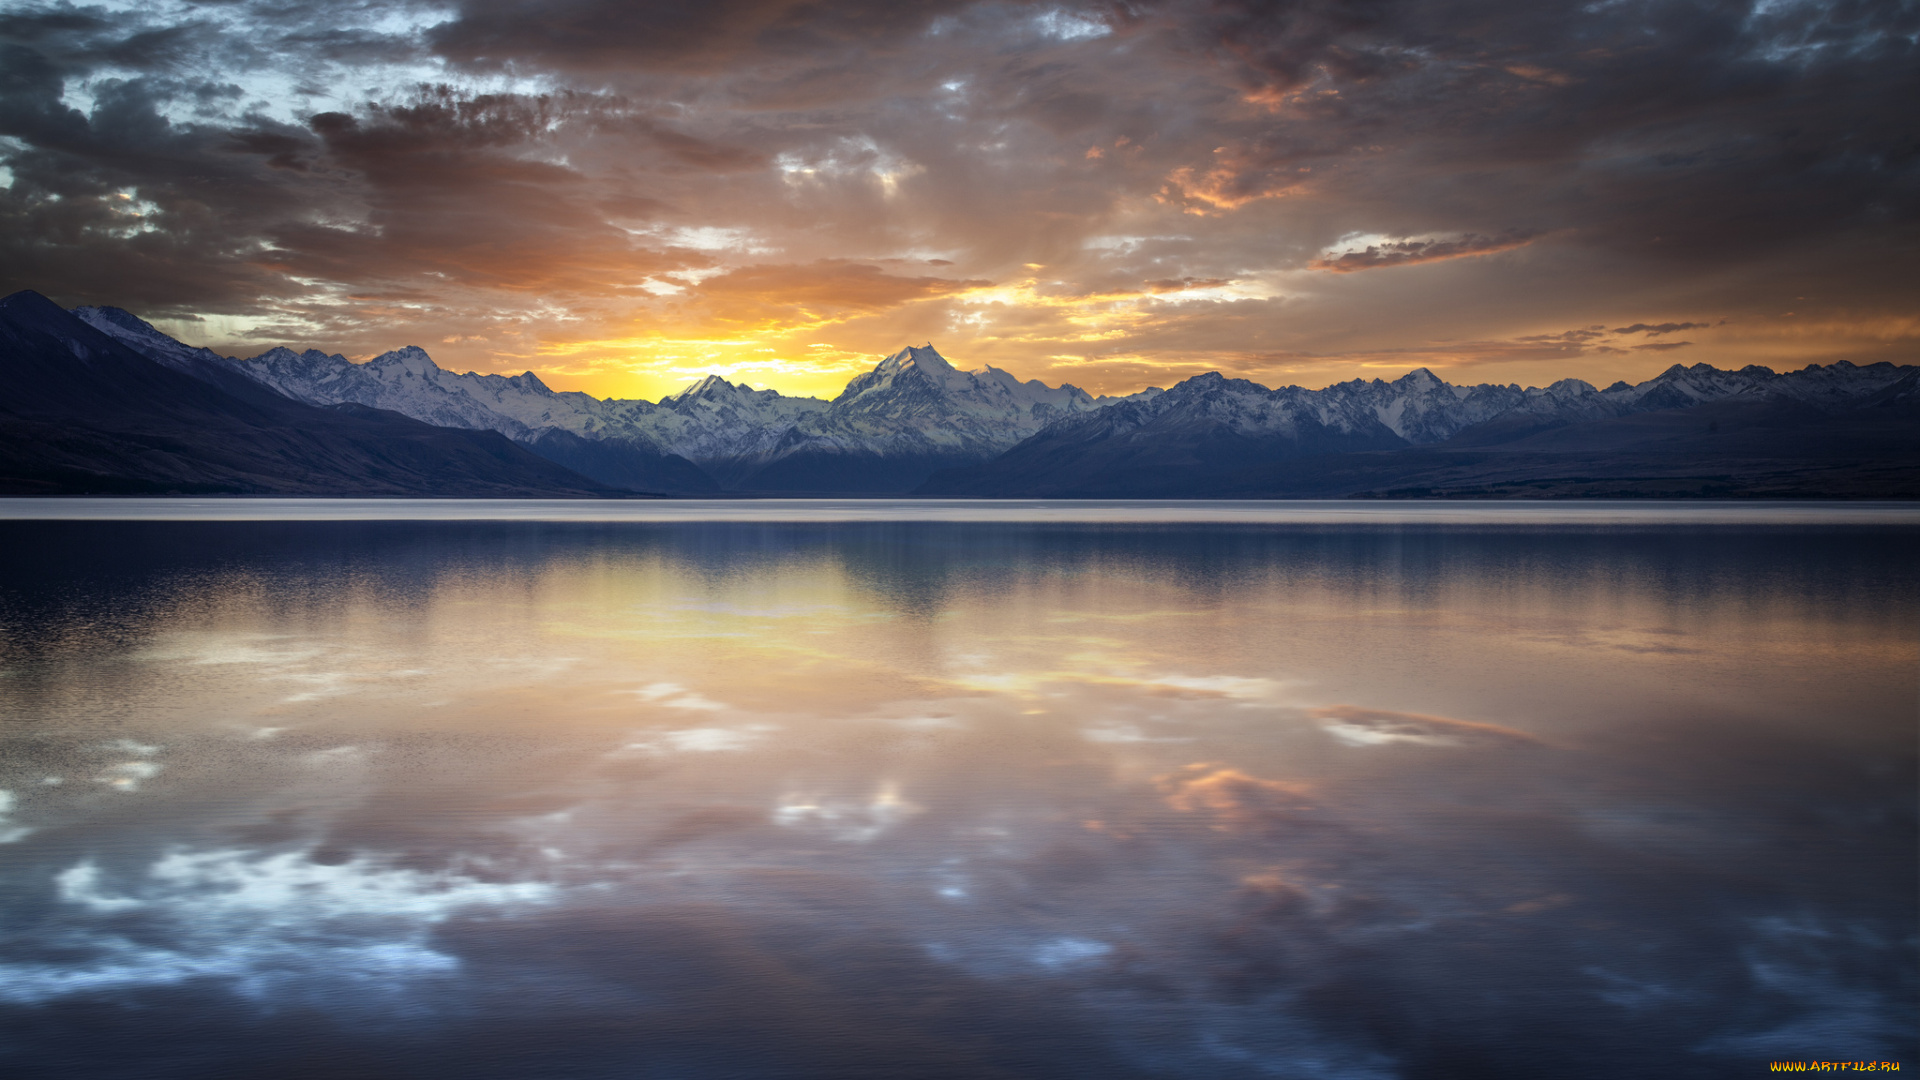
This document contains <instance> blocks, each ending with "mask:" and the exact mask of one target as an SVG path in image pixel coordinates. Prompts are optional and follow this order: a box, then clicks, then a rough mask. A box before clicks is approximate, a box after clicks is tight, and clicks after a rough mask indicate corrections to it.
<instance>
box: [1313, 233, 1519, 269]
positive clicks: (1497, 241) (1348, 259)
mask: <svg viewBox="0 0 1920 1080" xmlns="http://www.w3.org/2000/svg"><path fill="white" fill-rule="evenodd" d="M1532 242H1533V240H1532V238H1531V237H1527V236H1501V237H1487V236H1472V235H1468V236H1463V237H1461V238H1459V239H1458V240H1387V241H1383V242H1380V243H1376V244H1368V245H1367V246H1366V247H1365V248H1362V249H1360V250H1358V251H1343V252H1340V253H1338V254H1334V253H1332V252H1329V253H1328V254H1327V255H1325V256H1323V257H1321V258H1318V259H1315V260H1313V261H1312V262H1311V263H1308V264H1307V265H1308V266H1310V267H1312V268H1313V269H1315V270H1329V271H1332V272H1333V273H1336V274H1353V273H1358V272H1360V271H1362V270H1381V269H1386V268H1388V267H1394V266H1418V265H1420V264H1421V263H1430V262H1444V261H1446V260H1448V259H1468V258H1474V257H1477V256H1480V255H1494V254H1498V253H1499V252H1502V251H1512V250H1513V249H1515V248H1521V247H1525V246H1527V245H1528V244H1530V243H1532Z"/></svg>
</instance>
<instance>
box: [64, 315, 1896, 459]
mask: <svg viewBox="0 0 1920 1080" xmlns="http://www.w3.org/2000/svg"><path fill="white" fill-rule="evenodd" d="M75 313H76V314H77V315H79V316H80V317H81V318H82V319H84V320H85V321H87V322H88V323H89V324H91V325H93V326H95V327H96V328H98V329H100V330H102V331H104V332H106V333H108V334H109V335H111V336H113V337H116V338H118V339H120V340H121V341H122V342H124V343H126V344H128V345H130V346H132V347H134V348H136V349H138V350H139V351H141V352H143V353H145V354H147V355H149V356H152V357H153V358H154V359H156V360H159V361H160V362H162V363H165V364H168V365H169V366H172V367H175V368H176V369H179V370H183V371H188V372H189V373H194V374H198V375H199V376H200V377H202V378H209V377H212V376H215V375H220V376H224V375H225V373H228V372H240V373H243V374H244V375H246V376H247V377H248V378H250V379H252V380H254V381H256V382H257V383H259V384H261V385H264V386H267V387H270V388H272V389H273V390H275V391H278V392H279V393H281V394H284V395H285V396H287V397H290V398H293V399H295V400H298V401H302V402H306V403H308V404H313V405H337V404H341V403H345V402H353V403H357V404H360V405H366V406H370V407H373V408H378V409H389V410H392V411H394V412H398V413H402V414H405V415H407V416H410V417H413V418H415V419H417V420H422V421H425V422H427V423H429V424H435V425H439V426H443V427H456V428H476V429H489V430H493V431H498V432H500V433H501V434H504V435H506V436H507V437H508V438H511V439H513V440H515V441H517V442H520V443H522V444H523V445H526V446H528V447H530V448H532V449H534V450H535V451H536V452H539V453H542V454H545V455H547V456H549V457H551V458H553V459H554V460H556V461H560V462H561V463H563V464H566V465H568V466H569V467H571V468H574V469H576V470H578V471H581V472H584V473H585V474H586V475H589V476H592V477H594V478H595V479H597V480H601V481H602V482H605V483H615V484H627V485H632V486H642V487H649V486H650V487H652V488H655V489H664V490H690V491H691V490H708V489H711V488H712V487H713V486H714V484H715V483H717V484H718V485H719V486H721V487H725V488H730V489H739V490H758V491H774V490H786V491H828V490H841V491H858V490H871V491H887V490H892V491H901V490H907V489H908V488H911V487H913V486H914V485H915V484H917V483H918V482H919V480H921V479H924V478H925V477H926V476H928V475H931V473H932V472H934V471H936V470H938V469H941V468H946V467H951V466H954V465H963V464H969V463H979V462H984V461H987V460H989V459H992V458H995V457H997V456H998V455H1000V454H1002V453H1005V452H1006V451H1008V450H1010V449H1012V448H1013V447H1015V446H1016V445H1019V444H1021V443H1022V442H1023V441H1024V440H1028V439H1030V438H1032V437H1034V436H1036V435H1039V434H1041V433H1045V434H1046V436H1047V438H1046V440H1045V441H1046V442H1047V444H1048V445H1049V446H1053V447H1055V448H1056V449H1057V448H1059V447H1062V446H1065V445H1066V444H1067V443H1068V442H1070V441H1072V440H1076V439H1079V440H1085V439H1113V438H1122V437H1124V438H1126V439H1135V438H1162V439H1166V438H1176V435H1175V433H1178V435H1177V439H1184V440H1187V443H1188V444H1190V446H1191V448H1192V451H1193V453H1195V454H1199V455H1201V457H1202V458H1205V457H1207V456H1208V455H1227V456H1228V457H1231V455H1232V454H1233V453H1235V452H1236V451H1235V450H1234V449H1233V448H1234V447H1235V446H1246V445H1253V444H1258V445H1259V446H1260V447H1262V448H1263V449H1262V451H1261V452H1262V453H1269V454H1271V453H1284V454H1286V455H1289V456H1291V455H1298V454H1310V453H1332V452H1340V451H1345V450H1362V449H1391V448H1396V447H1405V446H1426V445H1432V444H1435V443H1441V442H1445V441H1448V440H1451V439H1456V438H1466V439H1468V440H1469V441H1471V440H1472V439H1474V438H1494V437H1501V438H1504V437H1508V436H1510V434H1511V433H1512V432H1514V431H1519V430H1531V429H1534V428H1539V427H1551V426H1557V425H1565V424H1571V423H1579V422H1582V421H1588V420H1602V419H1608V418H1612V417H1619V416H1625V415H1627V414H1629V413H1637V412H1649V411H1655V410H1661V409H1674V408H1689V407H1692V406H1694V405H1698V404H1701V403H1703V402H1711V401H1722V400H1727V399H1731V398H1737V397H1741V396H1748V397H1753V398H1755V399H1760V398H1782V399H1790V400H1793V401H1796V402H1800V403H1803V404H1806V405H1810V406H1812V407H1814V408H1816V409H1819V410H1822V411H1826V412H1832V411H1835V410H1839V409H1844V408H1847V407H1850V406H1851V405H1852V404H1854V403H1857V402H1859V401H1861V400H1863V399H1864V398H1866V397H1867V396H1869V395H1872V394H1875V393H1877V392H1880V391H1882V390H1884V389H1886V388H1888V387H1890V386H1892V385H1893V384H1895V383H1897V382H1898V381H1899V380H1901V379H1902V378H1903V377H1910V373H1911V372H1912V370H1913V369H1912V368H1903V367H1895V366H1894V365H1891V364H1886V363H1880V364H1874V365H1870V366H1867V367H1857V366H1855V365H1853V364H1849V363H1847V362H1845V361H1840V362H1837V363H1834V364H1831V365H1827V366H1824V367H1823V366H1819V365H1814V366H1810V367H1808V368H1806V369H1804V370H1802V371H1797V372H1788V373H1785V374H1779V373H1775V372H1773V371H1771V370H1769V369H1767V368H1763V367H1747V368H1743V369H1741V370H1739V371H1722V370H1720V369H1717V368H1713V367H1711V366H1708V365H1706V364H1695V365H1693V366H1692V367H1682V366H1680V365H1677V364H1676V365H1674V366H1673V367H1671V368H1669V369H1667V370H1666V371H1664V372H1662V373H1661V374H1660V375H1658V376H1656V377H1655V378H1653V379H1650V380H1648V381H1646V382H1643V383H1640V384H1638V385H1630V384H1627V383H1624V382H1621V383H1616V384H1614V385H1613V386H1610V387H1608V388H1606V389H1605V390H1597V389H1595V388H1594V387H1593V386H1592V385H1591V384H1589V383H1586V382H1582V381H1581V380H1578V379H1563V380H1560V381H1559V382H1556V383H1554V384H1552V385H1551V386H1547V387H1527V388H1524V389H1523V388H1522V387H1520V386H1518V385H1506V386H1502V385H1498V384H1491V383H1483V384H1480V385H1476V386H1456V385H1452V384H1449V383H1447V382H1446V381H1444V380H1442V379H1441V378H1439V377H1438V376H1436V375H1434V374H1433V372H1431V371H1429V370H1427V369H1426V368H1419V369H1416V370H1414V371H1411V372H1408V373H1407V374H1405V375H1403V376H1401V377H1400V378H1398V379H1395V380H1393V381H1391V382H1388V381H1384V380H1381V379H1372V380H1361V379H1355V380H1352V381H1349V382H1344V383H1336V384H1334V385H1332V386H1329V387H1327V388H1326V389H1324V390H1306V389H1303V388H1301V387H1298V386H1286V387H1281V388H1279V389H1269V388H1267V387H1265V386H1261V385H1260V384H1258V383H1254V382H1251V381H1248V380H1245V379H1229V378H1226V377H1224V376H1222V375H1220V374H1219V373H1217V372H1214V373H1209V374H1206V375H1200V376H1196V377H1194V378H1191V379H1187V380H1186V381H1184V382H1182V383H1180V384H1178V385H1177V386H1174V387H1172V388H1171V389H1169V390H1165V391H1161V390H1158V389H1153V390H1148V391H1143V392H1142V393H1139V394H1133V395H1129V396H1126V397H1117V398H1105V397H1103V398H1097V399H1096V398H1093V397H1090V396H1089V395H1088V394H1087V393H1086V392H1085V391H1083V390H1080V389H1079V388H1077V387H1074V386H1068V385H1062V386H1058V387H1051V386H1047V385H1046V384H1044V383H1041V382H1040V381H1038V380H1029V381H1024V382H1023V381H1021V380H1019V379H1017V378H1015V377H1014V376H1013V375H1011V374H1009V373H1008V372H1005V371H1002V370H1000V369H998V368H994V367H983V368H981V369H980V370H977V371H961V370H959V369H957V368H955V367H954V366H953V365H952V364H950V363H949V362H948V361H947V360H946V358H944V357H942V356H941V355H940V353H939V352H938V351H937V350H936V349H934V347H933V346H932V345H931V344H928V345H925V346H910V347H908V348H905V349H902V350H900V351H899V352H897V353H894V354H893V355H891V356H888V357H886V358H885V359H883V360H881V361H880V362H879V363H878V364H877V365H875V366H874V368H873V369H872V370H871V371H867V372H864V373H862V374H860V375H857V376H855V377H854V378H853V380H852V381H850V382H849V383H848V384H847V386H846V389H845V390H843V391H842V392H841V393H840V394H839V395H838V396H837V397H835V398H834V399H833V400H832V401H830V402H829V401H822V400H819V399H817V398H794V397H786V396H783V395H781V394H779V393H778V392H776V391H773V390H754V389H752V388H750V387H747V386H744V385H738V384H735V383H731V382H728V381H727V380H726V379H724V378H721V377H720V376H718V375H708V376H706V377H705V378H702V379H700V380H699V381H697V382H695V383H693V384H692V385H690V386H688V387H687V388H686V389H684V390H681V391H679V392H678V393H674V394H669V395H667V396H666V397H664V398H662V399H660V401H659V402H657V403H656V402H649V401H642V400H623V399H606V400H602V399H599V398H595V397H592V396H591V395H588V394H583V393H578V392H572V391H569V392H556V391H554V390H552V389H551V388H549V387H548V386H546V384H544V383H542V382H541V381H540V379H539V377H538V376H536V375H535V374H534V373H532V372H531V371H529V372H525V373H523V374H520V375H513V376H506V375H482V374H477V373H474V372H467V373H465V374H460V373H456V372H451V371H447V370H444V369H442V368H441V367H440V366H439V365H437V364H435V363H434V361H433V359H432V357H430V356H428V355H427V353H426V352H425V351H424V350H422V349H419V348H416V347H412V346H409V347H406V348H403V349H396V350H394V351H392V352H388V353H384V354H382V355H380V356H377V357H375V358H373V359H372V360H369V361H367V362H365V363H358V364H357V363H354V362H352V361H349V360H348V359H346V358H345V357H344V356H340V355H338V354H327V353H322V352H319V351H317V350H307V351H305V352H294V351H293V350H291V349H286V348H276V349H272V350H269V351H268V352H265V353H262V354H261V355H259V356H256V357H253V358H251V359H248V360H235V359H231V358H226V357H220V356H218V355H217V354H215V353H213V352H212V351H211V350H207V349H193V348H190V347H189V346H186V345H183V344H181V343H180V342H177V341H175V340H173V339H172V338H170V337H168V336H166V335H165V334H162V333H160V332H159V331H158V330H155V329H154V328H153V327H151V326H149V325H148V324H146V323H144V322H142V321H141V320H139V319H138V318H136V317H134V316H132V315H130V314H128V313H126V312H124V311H120V310H119V309H117V308H81V309H78V310H77V311H76V312H75ZM1096 414H1098V415H1097V416H1096ZM1134 433H1139V434H1138V435H1135V434H1134ZM1235 440H1239V442H1235ZM1249 440H1251V442H1248V441H1249ZM1196 460H1199V459H1198V458H1196Z"/></svg>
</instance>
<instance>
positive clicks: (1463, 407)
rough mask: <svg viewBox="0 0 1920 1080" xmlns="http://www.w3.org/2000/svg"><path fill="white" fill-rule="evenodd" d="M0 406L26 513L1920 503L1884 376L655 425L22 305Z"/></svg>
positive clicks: (1046, 395) (92, 313)
mask: <svg viewBox="0 0 1920 1080" xmlns="http://www.w3.org/2000/svg"><path fill="white" fill-rule="evenodd" d="M102 365H105V366H104V367H103V366H102ZM63 373H64V374H63ZM88 373H92V374H88ZM0 379H5V380H7V385H9V386H11V387H13V388H14V391H13V392H12V393H11V394H10V395H9V396H8V397H7V398H5V399H0V473H4V475H0V485H4V486H5V488H6V489H7V490H12V491H78V490H103V491H104V490H115V491H122V490H124V491H146V490H169V491H171V490H180V491H186V490H194V491H216V490H218V491H235V492H283V493H311V494H335V493H360V494H395V495H399V494H445V495H450V494H469V495H512V494H522V495H525V494H535V493H537V494H564V495H575V496H592V495H606V494H614V493H635V492H648V493H666V494H678V495H701V494H708V495H711V494H722V493H727V494H748V495H752V494H760V495H765V494H779V495H814V494H836V495H858V494H869V495H883V494H915V495H927V496H956V497H1037V496H1044V497H1067V498H1072V497H1110V498H1126V497H1146V498H1179V497H1200V496H1206V497H1240V498H1246V497H1339V496H1383V497H1421V496H1468V495H1478V496H1510V495H1539V496H1602V495H1614V496H1661V495H1669V496H1671V495H1692V496H1724V495H1734V496H1800V497H1808V496H1812V497H1917V496H1920V394H1917V393H1916V386H1917V380H1920V368H1916V367H1914V366H1911V365H1902V366H1896V365H1893V364H1887V363H1880V364H1873V365H1869V366H1855V365H1852V364H1849V363H1846V362H1844V361H1842V362H1838V363H1834V364H1830V365H1813V366H1810V367H1807V368H1805V369H1803V370H1800V371H1795V372H1787V373H1775V372H1773V371H1771V370H1769V369H1766V368H1761V367H1747V368H1743V369H1741V370H1739V371H1723V370H1719V369H1716V368H1712V367H1709V366H1707V365H1704V364H1697V365H1694V366H1692V367H1681V366H1678V365H1676V366H1674V367H1672V368H1669V369H1668V370H1667V371H1665V372H1663V373H1661V374H1660V375H1658V376H1656V377H1655V378H1653V379H1650V380H1648V381H1646V382H1642V383H1639V384H1637V385H1629V384H1627V383H1624V382H1621V383H1615V384H1614V385H1612V386H1609V387H1607V388H1605V389H1604V390H1603V389H1597V388H1595V387H1594V386H1592V385H1590V384H1588V383H1585V382H1581V381H1580V380H1577V379H1564V380H1561V381H1560V382H1556V383H1554V384H1553V385H1551V386H1548V387H1545V388H1525V389H1523V388H1521V387H1519V386H1514V385H1505V386H1503V385H1498V384H1481V385H1476V386H1456V385H1452V384H1449V383H1447V382H1445V381H1443V380H1441V379H1440V378H1438V377H1436V376H1435V375H1433V373H1431V372H1430V371H1427V370H1426V369H1424V368H1423V369H1419V370H1416V371H1413V372H1410V373H1409V374H1407V375H1405V376H1402V377H1401V378H1399V379H1395V380H1393V381H1390V382H1389V381H1385V380H1380V379H1373V380H1353V381H1350V382H1345V383H1337V384H1335V385H1333V386H1329V387H1327V388H1325V389H1322V390H1306V389H1302V388H1300V387H1294V386H1289V387H1282V388H1279V389H1269V388H1267V387H1264V386H1261V385H1259V384H1257V383H1253V382H1250V381H1247V380H1244V379H1229V378H1225V377H1223V376H1222V375H1220V374H1218V373H1209V374H1205V375H1200V376H1195V377H1193V378H1190V379H1187V380H1185V381H1183V382H1181V383H1179V384H1178V385H1175V386H1173V387H1171V388H1169V389H1167V390H1164V391H1163V390H1160V389H1157V388H1155V389H1149V390H1146V391H1143V392H1141V393H1138V394H1132V395H1128V396H1124V397H1100V398H1096V397H1093V396H1092V395H1089V394H1087V393H1086V392H1085V391H1082V390H1080V389H1078V388H1076V387H1073V386H1064V385H1063V386H1059V387H1049V386H1047V385H1045V384H1043V383H1041V382H1039V381H1037V380H1030V381H1021V380H1019V379H1017V378H1015V377H1014V376H1013V375H1011V374H1009V373H1007V372H1005V371H1001V370H999V369H997V368H993V367H985V368H982V369H980V370H977V371H970V372H969V371H961V370H958V369H956V368H955V367H954V366H953V365H951V364H950V363H948V362H947V361H946V359H945V358H943V357H942V356H941V355H940V354H939V352H938V351H936V350H935V349H934V348H933V347H932V345H931V344H928V345H926V346H922V347H909V348H906V349H902V350H900V351H899V352H897V353H895V354H893V355H891V356H888V357H886V358H885V359H883V360H881V361H880V362H879V363H878V364H877V365H876V366H875V367H874V368H873V369H872V370H870V371H868V372H865V373H863V374H861V375H858V376H856V377H855V378H854V379H853V380H852V381H851V382H849V383H848V384H847V386H846V388H845V389H844V390H843V391H842V392H841V393H840V394H839V395H838V396H837V397H835V398H834V399H833V400H831V401H823V400H820V399H817V398H795V397H786V396H783V395H781V394H779V393H777V392H775V391H772V390H753V389H751V388H749V387H746V386H742V385H737V384H734V383H731V382H728V381H727V380H725V379H723V378H720V377H718V376H714V375H709V376H707V377H705V378H703V379H701V380H699V381H698V382H696V383H694V384H693V385H691V386H689V387H687V388H686V389H684V390H682V391H680V392H678V393H675V394H671V395H668V396H667V397H665V398H662V399H661V400H660V401H658V402H650V401H644V400H618V399H607V400H603V399H599V398H595V397H592V396H590V395H587V394H583V393H578V392H566V391H555V390H553V389H551V388H549V387H548V386H546V385H545V384H544V383H542V382H541V381H540V379H539V377H538V376H536V375H535V374H534V373H532V372H526V373H524V374H521V375H514V376H504V375H482V374H476V373H472V372H469V373H466V374H459V373H455V372H451V371H447V370H444V369H442V368H440V367H439V366H438V365H437V364H435V363H434V362H433V360H432V358H431V357H429V356H428V355H427V353H426V352H425V351H423V350H421V349H418V348H414V347H408V348H403V349H398V350H395V351H393V352H389V353H385V354H383V355H381V356H378V357H375V358H374V359H372V360H370V361H367V362H365V363H355V362H352V361H349V360H348V359H347V358H345V357H344V356H341V355H338V354H327V353H324V352H320V351H318V350H307V351H305V352H295V351H293V350H291V349H286V348H276V349H272V350H269V351H267V352H265V353H262V354H260V355H258V356H255V357H251V358H247V359H240V358H235V357H226V356H221V355H219V354H217V353H214V352H213V351H211V350H208V349H199V348H193V347H191V346H188V345H185V344H182V343H181V342H179V341H176V340H174V339H173V338H171V337H169V336H167V335H165V334H163V333H161V332H160V331H159V330H157V329H155V328H154V327H153V326H151V325H149V324H148V323H145V322H143V321H141V320H140V319H138V318H137V317H135V316H133V315H131V314H129V313H128V312H125V311H122V310H120V309H117V308H110V307H84V308H77V309H75V310H74V311H73V312H71V313H69V312H66V311H63V310H61V309H60V308H59V307H57V306H56V305H54V304H52V303H51V302H50V301H47V300H45V299H44V298H42V297H39V296H38V295H37V294H32V293H18V294H15V295H14V296H12V297H8V298H7V299H6V300H4V301H0ZM63 380H64V381H63ZM183 410H184V411H183ZM216 414H217V416H218V417H219V421H218V422H217V423H215V422H211V419H210V418H211V417H213V416H215V415H216ZM35 425H38V426H35ZM256 429H258V431H256ZM262 432H264V434H263V433H262ZM169 440H171V441H169ZM289 440H292V441H298V442H299V445H298V446H295V445H292V443H290V442H289ZM300 440H304V441H300ZM482 459H484V460H482Z"/></svg>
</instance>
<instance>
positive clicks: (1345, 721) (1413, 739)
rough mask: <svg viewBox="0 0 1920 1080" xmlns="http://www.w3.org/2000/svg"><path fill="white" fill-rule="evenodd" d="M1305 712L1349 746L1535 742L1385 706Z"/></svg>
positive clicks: (1494, 726) (1504, 731) (1490, 728)
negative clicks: (1383, 707) (1398, 710)
mask: <svg viewBox="0 0 1920 1080" xmlns="http://www.w3.org/2000/svg"><path fill="white" fill-rule="evenodd" d="M1307 715H1309V716H1311V717H1313V718H1315V719H1317V720H1319V721H1320V727H1321V729H1322V730H1324V731H1325V732H1326V733H1327V734H1329V735H1331V736H1333V737H1334V738H1336V739H1338V740H1340V741H1341V742H1343V743H1345V744H1347V745H1348V746H1385V745H1387V744H1390V743H1409V744H1412V745H1416V746H1464V745H1467V744H1469V743H1475V742H1481V743H1489V742H1492V743H1501V742H1504V743H1537V742H1538V741H1539V740H1538V739H1535V738H1534V737H1533V736H1531V735H1528V734H1527V733H1526V732H1524V731H1515V730H1513V729H1512V728H1505V727H1501V726H1499V725H1497V724H1481V723H1476V722H1473V721H1470V720H1450V719H1448V718H1446V717H1444V716H1427V715H1425V714H1423V713H1404V712H1391V711H1389V710H1386V709H1362V708H1358V707H1356V706H1353V705H1332V706H1328V707H1326V708H1322V709H1309V710H1308V711H1307Z"/></svg>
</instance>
